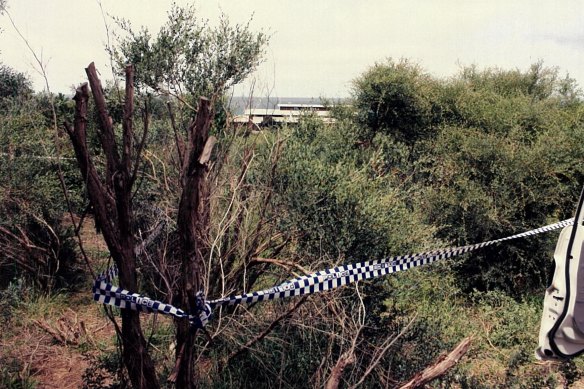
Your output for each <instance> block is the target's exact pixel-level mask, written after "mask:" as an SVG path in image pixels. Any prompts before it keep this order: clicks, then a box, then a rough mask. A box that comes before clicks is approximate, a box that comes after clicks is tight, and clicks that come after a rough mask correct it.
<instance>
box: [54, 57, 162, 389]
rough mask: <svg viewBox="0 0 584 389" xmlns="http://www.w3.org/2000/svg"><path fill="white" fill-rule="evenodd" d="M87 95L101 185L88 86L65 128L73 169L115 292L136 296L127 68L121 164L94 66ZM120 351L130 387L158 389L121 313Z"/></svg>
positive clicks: (133, 321)
mask: <svg viewBox="0 0 584 389" xmlns="http://www.w3.org/2000/svg"><path fill="white" fill-rule="evenodd" d="M85 71H86V73H87V77H88V79H89V83H90V85H91V91H92V95H93V98H94V101H95V105H96V108H97V111H98V114H99V118H100V130H99V131H98V135H99V138H100V141H101V145H102V148H103V151H104V154H105V157H106V174H105V181H102V179H101V178H100V176H99V174H98V172H97V169H96V167H95V165H94V163H93V160H92V157H91V155H90V153H89V150H88V148H87V133H86V129H87V105H88V99H89V92H88V86H87V83H85V84H83V85H81V86H80V87H79V88H77V91H76V94H75V97H74V100H75V102H76V104H75V120H74V125H73V127H71V126H70V125H68V124H66V125H65V128H66V130H67V133H68V134H69V137H70V138H71V142H72V144H73V148H74V150H75V155H76V158H77V163H78V165H79V169H80V170H81V174H82V176H83V179H84V182H85V184H86V186H87V193H88V196H89V200H90V202H91V204H92V205H93V209H94V212H95V219H96V222H97V224H98V225H99V227H100V229H101V231H102V233H103V236H104V240H105V241H106V243H107V246H108V249H109V251H110V254H111V256H112V258H113V260H114V262H115V264H116V266H117V267H118V270H119V279H120V286H121V287H122V288H124V289H127V290H131V291H136V290H137V280H136V256H135V250H134V248H135V241H134V234H133V231H132V223H133V213H132V200H131V198H132V182H131V180H130V172H131V153H132V144H131V142H132V137H133V133H132V131H133V128H132V115H133V109H134V105H133V76H134V69H133V67H132V66H128V67H126V96H125V99H126V101H125V105H124V121H123V123H122V125H123V138H122V139H123V148H122V152H123V156H122V158H121V159H120V156H119V152H118V147H117V144H116V141H115V134H114V129H113V123H112V119H111V117H110V116H109V114H108V111H107V107H106V103H105V97H104V94H103V90H102V87H101V82H100V80H99V78H98V76H97V72H96V70H95V66H94V64H93V63H91V64H90V65H89V66H88V67H87V69H85ZM121 316H122V349H123V361H124V365H125V366H126V368H127V370H128V374H129V376H130V380H131V382H132V386H133V387H134V388H135V389H138V388H158V387H159V384H158V379H157V377H156V372H155V369H154V364H153V362H152V359H151V358H150V355H149V353H148V350H147V347H146V340H145V338H144V335H143V333H142V329H141V326H140V317H139V313H138V312H137V311H132V310H130V309H123V310H122V311H121Z"/></svg>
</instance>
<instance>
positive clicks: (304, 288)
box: [93, 218, 574, 328]
mask: <svg viewBox="0 0 584 389" xmlns="http://www.w3.org/2000/svg"><path fill="white" fill-rule="evenodd" d="M573 223H574V219H573V218H572V219H567V220H564V221H561V222H558V223H554V224H549V225H547V226H543V227H540V228H536V229H533V230H530V231H526V232H522V233H520V234H516V235H512V236H508V237H505V238H500V239H495V240H490V241H487V242H482V243H477V244H473V245H468V246H460V247H451V248H445V249H439V250H433V251H427V252H423V253H417V254H408V255H401V256H396V257H388V258H384V259H380V260H372V261H364V262H357V263H352V264H348V265H343V266H337V267H333V268H330V269H326V270H321V271H318V272H315V273H312V274H309V275H305V276H301V277H297V278H294V279H291V280H288V281H286V282H284V283H282V284H280V285H278V286H274V287H272V288H269V289H265V290H260V291H256V292H251V293H244V294H240V295H234V296H226V297H222V298H219V299H216V300H210V301H208V300H205V299H204V296H203V294H202V292H199V293H198V294H197V302H196V304H197V308H196V312H193V313H187V312H185V311H184V310H182V309H180V308H176V307H174V306H173V305H171V304H166V303H163V302H161V301H158V300H153V299H150V298H148V297H146V296H142V295H139V294H137V293H132V292H130V291H127V290H125V289H121V288H119V287H117V286H114V285H112V284H111V281H112V280H113V279H114V278H115V277H116V276H117V270H116V269H115V267H112V268H110V269H108V270H106V271H105V272H104V273H102V274H101V275H100V276H99V277H98V278H97V279H96V280H95V283H94V286H93V299H94V300H95V301H97V302H99V303H102V304H107V305H113V306H116V307H119V308H122V309H133V310H137V311H144V312H158V313H161V314H165V315H171V316H174V317H177V318H187V319H188V320H189V321H190V322H191V324H192V325H193V326H194V327H197V328H202V327H204V326H205V325H206V324H207V322H208V321H209V320H210V318H211V315H212V311H213V309H214V308H215V307H218V306H224V305H235V304H241V303H247V304H251V303H255V302H260V301H267V300H275V299H281V298H288V297H293V296H300V295H304V294H313V293H318V292H323V291H327V290H331V289H335V288H338V287H341V286H344V285H348V284H351V283H354V282H357V281H363V280H368V279H371V278H377V277H382V276H385V275H387V274H392V273H397V272H400V271H404V270H408V269H411V268H415V267H419V266H423V265H428V264H431V263H433V262H436V261H438V260H443V259H447V258H452V257H455V256H458V255H461V254H465V253H468V252H471V251H475V250H479V249H482V248H484V247H487V246H491V245H494V244H498V243H502V242H506V241H510V240H514V239H519V238H524V237H528V236H533V235H537V234H541V233H544V232H549V231H553V230H557V229H559V228H563V227H566V226H569V225H572V224H573Z"/></svg>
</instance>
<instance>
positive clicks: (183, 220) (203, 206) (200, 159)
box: [170, 97, 215, 388]
mask: <svg viewBox="0 0 584 389" xmlns="http://www.w3.org/2000/svg"><path fill="white" fill-rule="evenodd" d="M212 116H213V113H212V108H211V103H210V101H209V100H208V99H206V98H204V97H201V98H200V99H199V105H198V109H197V116H196V119H195V120H193V121H191V124H190V125H189V128H188V136H189V142H188V149H187V150H186V153H185V160H184V161H183V166H182V172H181V177H182V182H181V184H182V187H183V188H182V194H181V198H180V203H179V207H178V217H177V224H178V235H179V240H180V254H181V257H182V260H181V280H180V282H179V285H180V291H179V292H178V298H179V302H178V304H179V306H181V307H183V308H186V309H187V310H188V312H191V313H196V312H197V292H199V291H201V290H202V274H201V271H202V269H203V267H204V258H206V257H208V253H209V244H208V242H209V217H210V212H209V209H210V206H209V184H208V181H207V175H208V170H209V169H208V165H207V163H208V162H209V158H210V155H211V151H212V149H213V145H214V144H215V138H214V137H209V127H210V126H211V118H212ZM195 335H196V328H193V327H192V326H191V325H190V323H189V322H188V321H186V320H177V334H176V341H177V347H176V350H177V351H176V352H177V355H176V366H175V371H174V373H173V374H172V375H171V377H170V380H171V381H176V387H177V388H192V387H194V386H195V381H196V377H195V371H194V369H195V366H194V356H195V348H194V336H195Z"/></svg>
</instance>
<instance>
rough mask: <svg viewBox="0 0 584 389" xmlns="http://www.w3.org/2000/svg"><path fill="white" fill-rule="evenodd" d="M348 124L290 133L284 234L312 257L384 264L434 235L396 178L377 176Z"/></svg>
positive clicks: (281, 191)
mask: <svg viewBox="0 0 584 389" xmlns="http://www.w3.org/2000/svg"><path fill="white" fill-rule="evenodd" d="M355 130H356V128H355V126H354V125H353V124H351V123H350V122H341V123H338V124H337V125H335V126H326V125H324V124H322V123H321V122H320V121H318V120H316V119H309V120H306V121H303V122H302V123H301V124H300V125H299V126H298V127H296V128H294V129H292V130H291V134H290V136H289V138H288V139H287V142H286V146H285V149H284V152H283V155H282V158H281V161H280V163H279V167H278V169H277V172H276V188H277V189H276V190H277V192H278V195H279V204H281V205H280V206H281V207H282V209H283V210H286V212H282V218H281V220H280V222H281V223H282V229H283V230H284V231H292V232H293V233H294V234H295V235H296V236H297V239H298V244H299V247H298V252H299V253H301V255H303V256H305V255H311V256H313V257H314V258H321V257H326V258H331V259H333V260H337V259H342V260H345V261H346V260H349V259H350V260H351V261H357V260H362V259H374V258H381V257H383V256H384V255H387V254H388V253H389V252H394V253H397V252H405V251H407V250H411V249H413V248H414V247H418V248H419V247H421V246H422V245H424V244H425V243H426V242H427V241H428V238H429V237H430V236H431V232H430V231H429V230H427V229H426V228H425V226H424V225H423V224H422V223H421V222H420V218H421V216H420V215H418V214H417V213H416V212H412V211H411V210H410V209H409V208H408V207H407V205H406V197H407V196H409V195H412V194H413V193H407V194H406V193H405V192H402V191H400V190H399V189H398V183H397V181H396V179H395V177H394V176H392V175H387V176H377V177H376V179H372V176H376V173H375V172H374V171H373V170H372V169H371V168H370V161H369V157H370V156H369V155H368V154H367V153H364V152H362V151H361V150H359V149H358V148H357V147H356V146H355V145H356V143H357V139H355V132H356V131H355Z"/></svg>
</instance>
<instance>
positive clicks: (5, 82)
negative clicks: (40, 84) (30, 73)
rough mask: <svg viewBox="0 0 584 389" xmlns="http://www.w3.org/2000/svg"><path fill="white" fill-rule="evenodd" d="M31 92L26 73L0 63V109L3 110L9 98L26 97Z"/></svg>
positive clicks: (28, 96)
mask: <svg viewBox="0 0 584 389" xmlns="http://www.w3.org/2000/svg"><path fill="white" fill-rule="evenodd" d="M32 93H33V90H32V84H31V82H30V80H29V79H28V78H27V77H26V75H24V74H23V73H20V72H17V71H16V70H14V69H12V68H10V67H9V66H6V65H0V110H5V109H6V107H7V105H9V104H10V101H11V100H13V99H17V98H19V99H28V98H30V97H31V96H32ZM5 113H6V112H5Z"/></svg>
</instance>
